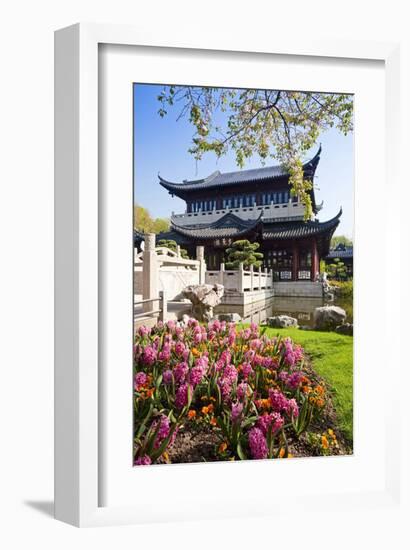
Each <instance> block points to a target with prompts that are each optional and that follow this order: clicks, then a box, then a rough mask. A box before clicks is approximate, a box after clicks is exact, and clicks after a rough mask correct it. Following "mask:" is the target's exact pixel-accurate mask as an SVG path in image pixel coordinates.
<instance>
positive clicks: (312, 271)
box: [310, 239, 319, 281]
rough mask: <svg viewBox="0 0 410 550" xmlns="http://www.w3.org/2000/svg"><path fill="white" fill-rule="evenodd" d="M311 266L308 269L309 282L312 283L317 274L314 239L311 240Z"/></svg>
mask: <svg viewBox="0 0 410 550" xmlns="http://www.w3.org/2000/svg"><path fill="white" fill-rule="evenodd" d="M311 250H312V264H311V267H310V280H311V281H314V280H315V278H316V273H318V272H319V254H318V251H317V243H316V239H313V240H312V248H311Z"/></svg>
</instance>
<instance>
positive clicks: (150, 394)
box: [146, 388, 155, 397]
mask: <svg viewBox="0 0 410 550" xmlns="http://www.w3.org/2000/svg"><path fill="white" fill-rule="evenodd" d="M154 391H155V388H151V389H149V390H147V393H146V397H152V396H153V395H154Z"/></svg>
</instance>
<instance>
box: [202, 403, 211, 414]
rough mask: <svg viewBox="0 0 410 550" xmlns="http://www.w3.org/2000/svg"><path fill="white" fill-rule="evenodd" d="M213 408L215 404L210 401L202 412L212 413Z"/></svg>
mask: <svg viewBox="0 0 410 550" xmlns="http://www.w3.org/2000/svg"><path fill="white" fill-rule="evenodd" d="M213 410H214V406H213V405H212V403H210V404H209V405H207V406H206V407H202V409H201V412H202V414H209V413H212V412H213Z"/></svg>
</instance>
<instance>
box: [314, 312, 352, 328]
mask: <svg viewBox="0 0 410 550" xmlns="http://www.w3.org/2000/svg"><path fill="white" fill-rule="evenodd" d="M345 320H346V312H345V310H344V309H342V308H341V307H338V306H323V307H317V308H316V309H315V311H314V314H313V323H314V327H315V329H316V330H335V328H336V327H337V326H339V325H343V323H344V322H345Z"/></svg>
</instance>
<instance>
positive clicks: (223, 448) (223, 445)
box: [218, 441, 228, 453]
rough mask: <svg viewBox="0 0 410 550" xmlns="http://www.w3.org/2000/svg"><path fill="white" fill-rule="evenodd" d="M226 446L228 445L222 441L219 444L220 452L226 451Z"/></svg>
mask: <svg viewBox="0 0 410 550" xmlns="http://www.w3.org/2000/svg"><path fill="white" fill-rule="evenodd" d="M227 448H228V445H227V443H226V442H225V441H223V442H222V443H221V444H220V445H219V449H218V450H219V452H220V453H223V452H224V451H226V449H227Z"/></svg>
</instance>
